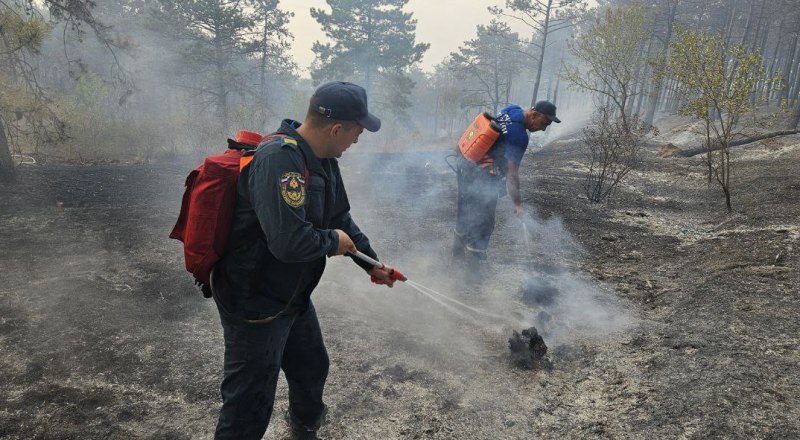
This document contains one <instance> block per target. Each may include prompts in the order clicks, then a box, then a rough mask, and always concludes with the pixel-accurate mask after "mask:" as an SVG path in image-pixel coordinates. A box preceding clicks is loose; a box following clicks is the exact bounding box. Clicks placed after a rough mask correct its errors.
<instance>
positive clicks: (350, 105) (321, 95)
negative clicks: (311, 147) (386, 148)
mask: <svg viewBox="0 0 800 440" xmlns="http://www.w3.org/2000/svg"><path fill="white" fill-rule="evenodd" d="M314 97H315V98H316V99H315V100H314V103H313V104H312V105H311V110H313V111H315V112H317V113H319V114H321V115H323V116H325V117H328V118H331V119H338V120H340V121H358V123H359V124H361V125H362V126H363V127H364V128H366V129H367V130H369V131H378V130H379V129H380V128H381V120H380V119H378V118H377V117H376V116H375V115H373V114H372V113H370V112H369V111H368V110H367V92H366V90H364V88H363V87H361V86H357V85H355V84H352V83H349V82H342V81H333V82H329V83H326V84H323V85H321V86H319V88H317V91H315V92H314Z"/></svg>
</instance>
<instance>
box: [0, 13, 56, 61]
mask: <svg viewBox="0 0 800 440" xmlns="http://www.w3.org/2000/svg"><path fill="white" fill-rule="evenodd" d="M50 29H51V28H50V25H48V24H47V22H45V20H44V19H43V18H42V17H40V16H38V15H31V14H27V15H24V14H20V12H19V11H16V10H14V9H11V8H3V9H0V35H2V37H3V38H2V39H0V46H1V47H3V53H6V52H16V51H18V50H28V51H30V52H33V53H36V52H38V51H39V48H40V47H41V46H42V43H43V42H44V39H45V38H46V37H47V35H48V34H49V33H50Z"/></svg>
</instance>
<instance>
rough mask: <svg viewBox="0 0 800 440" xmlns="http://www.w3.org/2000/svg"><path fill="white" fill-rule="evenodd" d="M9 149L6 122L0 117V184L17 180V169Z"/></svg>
mask: <svg viewBox="0 0 800 440" xmlns="http://www.w3.org/2000/svg"><path fill="white" fill-rule="evenodd" d="M9 147H10V145H9V144H8V138H7V137H6V127H5V122H4V121H3V118H2V117H0V182H13V181H14V180H15V179H16V169H15V168H14V160H13V159H12V158H11V149H10V148H9Z"/></svg>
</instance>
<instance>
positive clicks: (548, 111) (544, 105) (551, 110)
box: [533, 101, 561, 123]
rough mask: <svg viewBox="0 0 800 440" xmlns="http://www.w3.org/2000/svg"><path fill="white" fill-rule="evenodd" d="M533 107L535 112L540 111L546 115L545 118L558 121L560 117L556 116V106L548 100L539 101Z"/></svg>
mask: <svg viewBox="0 0 800 440" xmlns="http://www.w3.org/2000/svg"><path fill="white" fill-rule="evenodd" d="M533 109H534V110H536V112H537V113H541V114H543V115H545V116H547V119H549V120H551V121H553V122H555V123H560V122H561V119H558V117H556V106H555V104H553V103H552V102H550V101H539V102H537V103H536V105H534V106H533Z"/></svg>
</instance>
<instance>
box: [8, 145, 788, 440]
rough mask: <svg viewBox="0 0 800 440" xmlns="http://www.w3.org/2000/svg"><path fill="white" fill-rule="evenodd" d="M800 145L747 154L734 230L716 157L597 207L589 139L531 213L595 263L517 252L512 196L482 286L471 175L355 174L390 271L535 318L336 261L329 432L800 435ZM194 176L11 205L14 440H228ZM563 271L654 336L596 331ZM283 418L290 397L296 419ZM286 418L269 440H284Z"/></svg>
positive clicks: (86, 179)
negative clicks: (183, 227) (472, 236)
mask: <svg viewBox="0 0 800 440" xmlns="http://www.w3.org/2000/svg"><path fill="white" fill-rule="evenodd" d="M798 144H800V136H787V137H784V138H775V139H771V140H768V141H762V142H759V143H756V144H753V145H750V146H748V147H738V148H737V149H735V150H733V154H734V155H735V164H736V166H735V173H736V174H735V176H733V179H734V181H735V184H734V199H733V203H734V212H733V213H732V214H727V213H726V212H725V210H724V199H723V197H722V195H721V193H718V192H719V191H718V188H716V187H714V186H708V185H707V184H706V183H705V176H704V174H703V173H704V165H703V163H702V158H699V157H696V158H682V159H675V158H673V159H661V158H658V157H657V155H656V154H655V153H656V151H657V149H658V146H653V147H651V148H650V149H649V150H648V152H647V153H646V154H645V157H644V159H643V161H642V163H641V164H640V165H639V166H638V167H637V168H636V169H635V170H634V171H633V172H632V173H631V175H630V176H629V179H628V180H627V181H626V182H625V184H624V185H623V186H621V187H620V188H619V191H618V192H617V194H616V195H615V196H614V198H613V199H612V200H610V201H609V202H608V203H607V204H603V205H594V204H590V203H588V202H587V201H586V200H585V197H582V196H581V195H580V194H581V183H582V180H581V176H582V175H581V173H580V172H579V170H577V169H576V168H575V167H574V166H573V165H571V164H572V163H573V162H576V161H579V160H580V151H579V150H578V149H577V148H576V143H575V142H574V141H561V142H560V143H559V142H557V143H555V144H553V145H552V146H551V147H550V148H548V149H546V150H534V151H532V152H530V153H529V154H530V156H529V157H527V158H526V161H525V163H523V169H522V175H523V181H522V185H523V189H522V193H523V195H524V197H525V202H526V204H528V205H529V206H532V207H535V209H536V210H537V215H538V216H539V217H540V218H541V219H553V218H559V219H560V220H561V222H563V227H564V229H565V230H566V231H568V232H569V234H570V235H571V236H572V238H574V240H575V241H576V242H577V243H578V245H579V247H580V248H581V249H582V253H570V252H562V253H559V252H551V251H550V250H548V249H545V248H544V247H542V246H539V247H537V246H536V243H537V241H534V243H533V245H532V246H531V247H530V248H529V249H528V248H524V247H522V246H520V245H519V227H518V226H519V224H518V223H515V222H516V219H515V218H514V217H513V214H512V213H511V212H510V211H511V209H510V208H509V206H506V205H508V203H507V202H506V201H502V202H501V203H500V205H499V207H498V225H497V232H496V234H495V236H494V237H493V239H492V244H491V247H490V252H491V253H492V255H493V256H494V258H493V260H492V261H490V263H489V265H488V267H487V272H486V273H487V275H485V278H486V279H485V280H484V282H485V285H484V287H483V288H482V289H474V288H471V287H470V286H468V285H464V284H463V283H461V284H459V281H458V279H460V278H465V276H464V274H463V270H461V269H460V268H457V267H452V266H451V265H449V263H448V259H447V251H448V249H447V247H448V245H449V243H450V241H449V240H450V238H451V237H450V235H449V234H450V230H451V228H452V222H453V218H454V214H453V213H454V201H453V200H452V199H453V197H454V195H455V185H454V180H455V179H454V176H453V175H452V174H451V173H449V172H448V169H447V168H446V166H445V165H442V166H441V167H440V166H439V165H437V164H439V163H440V162H441V157H440V155H439V154H438V153H418V154H417V153H414V154H406V155H403V154H397V155H394V156H393V155H389V154H381V155H378V154H374V155H370V154H367V153H357V154H353V155H350V156H348V157H344V158H343V159H342V168H343V170H345V176H344V177H345V181H346V182H347V183H348V184H349V186H348V190H349V192H350V193H351V202H352V205H353V209H354V217H355V218H356V220H357V221H359V224H360V226H361V227H362V229H364V230H365V231H366V232H367V234H368V235H369V236H370V238H371V240H372V241H373V242H374V247H375V248H376V249H377V250H378V253H379V255H381V256H382V257H384V258H385V259H387V262H389V263H394V264H395V265H396V266H397V267H398V268H400V269H405V268H409V269H406V270H407V274H408V275H409V277H410V278H412V279H418V281H420V282H425V283H430V284H432V286H433V287H435V288H437V289H439V290H441V291H443V292H446V293H448V294H450V295H453V296H454V297H455V298H457V299H458V300H459V301H463V302H464V303H466V304H469V305H470V306H474V307H478V308H484V309H486V310H493V311H495V312H497V310H496V309H494V308H493V307H497V306H498V303H499V302H502V301H498V299H499V298H503V299H504V301H505V302H506V303H508V302H510V303H512V304H514V305H515V306H514V307H513V308H512V309H510V310H506V311H505V313H506V316H508V317H509V319H510V322H509V323H502V322H483V321H478V320H477V319H475V318H474V317H471V316H469V315H465V317H464V318H458V317H448V315H447V313H445V311H444V310H442V309H441V308H440V307H439V306H438V305H436V304H433V303H429V302H425V301H424V299H421V297H420V296H418V295H415V294H414V292H413V291H411V290H410V289H407V288H405V287H404V286H396V287H395V288H394V289H383V290H379V289H375V288H373V287H372V286H371V285H369V283H368V280H367V281H365V280H362V279H361V278H360V277H358V274H359V273H358V272H357V271H355V270H354V269H353V268H351V267H350V266H352V265H348V264H347V263H346V262H338V261H333V260H335V259H332V261H331V267H329V268H328V274H327V275H326V278H324V279H323V281H322V282H321V284H320V286H319V288H318V292H317V293H315V297H314V298H315V302H316V305H317V310H318V313H319V315H320V320H321V323H322V326H323V333H324V334H325V337H326V343H327V345H328V349H329V354H330V357H331V372H330V376H329V381H328V385H327V387H326V401H327V403H328V404H329V406H330V413H329V417H328V420H329V421H328V424H327V425H325V426H324V427H323V428H322V429H321V430H320V432H319V437H320V438H325V439H349V438H399V439H405V438H420V439H464V438H476V439H490V438H491V439H527V438H637V437H644V436H647V437H653V438H680V437H683V438H774V439H778V438H780V439H783V438H800V380H798V377H800V376H798V374H797V365H800V351H799V350H798V349H797V348H798V346H800V337H799V336H798V335H800V323H799V322H798V320H797V311H798V310H800V294H799V292H798V286H800V275H799V274H800V262H799V261H798V260H800V242H799V240H800V221H798V218H800V191H798V190H797V189H798V188H800V173H797V163H800V147H798ZM387 158H388V159H391V160H386V159H387ZM393 162H395V163H399V165H397V166H393V165H392V163H393ZM430 164H433V165H430ZM192 166H193V164H190V163H185V164H158V165H112V164H106V165H97V166H70V165H48V166H23V167H21V168H20V169H19V182H18V183H16V184H15V185H12V186H9V185H5V186H3V187H0V249H2V252H0V267H2V275H0V277H2V283H0V350H1V351H2V353H3V356H2V357H0V438H8V439H56V438H57V439H108V438H112V439H117V438H120V439H122V438H148V439H155V438H159V439H162V438H163V439H183V438H187V439H188V438H210V437H211V432H213V428H214V425H215V421H216V416H217V409H218V405H219V396H218V393H219V391H218V390H219V381H220V379H221V372H220V369H221V361H222V353H223V348H222V337H221V329H220V325H219V322H218V317H217V315H216V313H217V312H216V310H215V309H214V307H213V304H212V303H211V302H210V301H209V300H206V299H204V298H202V297H201V295H200V294H199V293H198V292H197V291H196V289H195V288H194V286H193V285H192V283H191V280H190V277H189V276H188V274H186V273H185V272H184V270H183V268H182V261H181V256H180V248H179V247H178V246H177V244H176V243H174V242H172V241H171V240H168V239H167V238H166V237H167V235H168V233H169V229H170V228H171V226H172V224H173V222H174V220H175V216H176V214H177V210H178V207H179V202H180V196H181V193H182V183H183V178H184V177H185V174H186V172H188V170H189V169H191V167H192ZM398 175H401V176H410V177H411V178H408V179H404V180H402V181H400V182H394V181H393V180H392V179H394V178H396V177H395V176H398ZM373 188H380V191H373V190H372V189H373ZM359 219H363V220H359ZM536 238H537V239H538V240H539V243H542V242H543V241H542V240H546V239H547V238H548V236H547V234H546V233H545V234H540V235H538V236H536ZM407 250H410V251H409V252H412V253H413V254H414V255H411V256H408V255H405V252H407ZM423 267H427V268H428V269H423ZM537 267H538V268H543V267H550V268H551V269H552V268H555V269H552V270H550V269H548V270H545V269H532V268H537ZM562 272H566V273H573V274H576V277H579V278H580V279H581V283H583V284H576V285H593V286H596V287H597V289H598V291H602V292H610V294H609V295H611V296H612V297H614V298H617V299H619V300H620V301H622V302H624V304H625V308H624V312H625V313H627V314H630V315H631V316H633V317H635V325H633V326H631V327H628V328H627V329H626V330H625V331H622V332H617V333H610V334H607V335H596V336H597V337H589V336H585V335H584V334H583V333H579V332H578V333H575V332H576V331H578V330H580V328H579V326H578V324H580V322H577V323H576V322H570V323H566V322H565V320H564V311H565V310H573V309H570V307H573V308H574V310H578V311H581V310H582V309H581V307H580V306H581V305H580V304H575V303H574V301H575V298H576V297H575V296H574V292H572V291H571V289H572V287H571V286H572V285H565V284H564V283H563V282H562V281H563V280H564V277H563V276H562V275H559V273H562ZM339 273H342V274H343V275H337V274H339ZM415 275H416V276H417V278H415ZM597 301H605V300H604V299H602V298H600V299H598V300H597ZM587 304H596V303H587ZM584 311H585V310H584ZM590 311H591V310H588V311H585V312H587V313H588V312H590ZM586 316H592V315H586ZM511 318H513V319H511ZM603 319H605V318H603ZM409 323H411V324H409ZM523 324H524V325H523ZM567 324H569V325H567ZM571 332H572V333H571ZM509 334H510V335H511V337H510V338H509ZM576 335H577V336H576ZM286 405H287V401H286V388H285V383H284V382H283V381H281V384H280V385H279V390H278V400H277V402H276V408H275V414H280V412H281V411H283V410H285V408H286ZM279 419H280V418H279V417H274V418H273V423H272V424H271V426H270V430H269V431H268V433H267V436H266V438H269V439H279V438H284V436H285V433H286V429H285V428H286V427H285V424H283V422H282V421H281V420H279Z"/></svg>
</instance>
